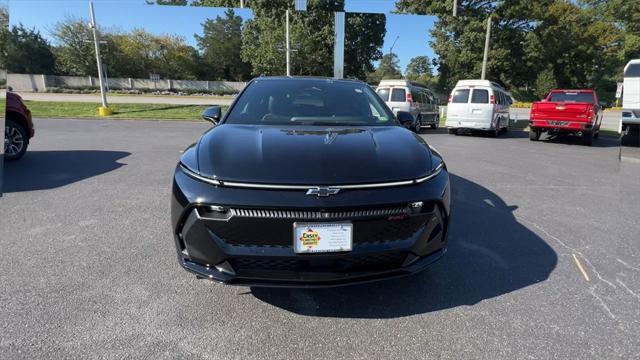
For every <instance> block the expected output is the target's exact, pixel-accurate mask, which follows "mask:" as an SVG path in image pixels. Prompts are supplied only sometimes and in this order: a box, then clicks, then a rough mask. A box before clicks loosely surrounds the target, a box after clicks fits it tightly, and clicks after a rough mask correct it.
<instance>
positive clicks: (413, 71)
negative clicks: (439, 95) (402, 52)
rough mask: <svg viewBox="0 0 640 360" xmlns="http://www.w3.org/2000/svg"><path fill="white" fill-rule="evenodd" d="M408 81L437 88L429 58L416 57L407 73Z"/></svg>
mask: <svg viewBox="0 0 640 360" xmlns="http://www.w3.org/2000/svg"><path fill="white" fill-rule="evenodd" d="M405 75H406V77H407V79H409V80H411V81H415V82H417V83H420V84H423V85H427V86H430V87H433V86H435V83H436V79H434V77H433V70H432V69H431V62H430V61H429V58H428V57H427V56H416V57H414V58H412V59H411V60H410V61H409V64H408V65H407V70H406V73H405Z"/></svg>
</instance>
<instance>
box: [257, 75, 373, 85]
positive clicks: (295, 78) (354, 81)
mask: <svg viewBox="0 0 640 360" xmlns="http://www.w3.org/2000/svg"><path fill="white" fill-rule="evenodd" d="M265 80H266V81H273V80H286V81H318V80H327V81H335V82H341V83H352V84H364V85H368V84H367V83H365V82H364V81H360V80H357V79H337V78H332V77H327V76H259V77H256V78H253V79H252V80H251V81H250V82H253V81H265Z"/></svg>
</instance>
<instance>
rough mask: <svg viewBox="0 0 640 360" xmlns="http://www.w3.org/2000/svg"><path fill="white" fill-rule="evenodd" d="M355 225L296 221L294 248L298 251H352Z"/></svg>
mask: <svg viewBox="0 0 640 360" xmlns="http://www.w3.org/2000/svg"><path fill="white" fill-rule="evenodd" d="M352 242H353V225H352V224H351V223H348V222H344V223H304V224H301V223H294V224H293V249H294V251H295V252H296V253H320V252H341V251H351V248H352Z"/></svg>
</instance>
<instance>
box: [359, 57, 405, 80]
mask: <svg viewBox="0 0 640 360" xmlns="http://www.w3.org/2000/svg"><path fill="white" fill-rule="evenodd" d="M399 62H400V60H399V59H398V55H396V54H394V53H389V54H385V55H383V56H382V59H381V60H380V64H379V65H378V68H377V69H376V70H375V71H374V72H372V73H370V74H369V75H368V76H367V82H368V83H369V84H372V85H378V83H379V82H380V80H384V79H401V78H402V72H401V71H400V65H399V64H398V63H399Z"/></svg>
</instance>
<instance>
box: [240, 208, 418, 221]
mask: <svg viewBox="0 0 640 360" xmlns="http://www.w3.org/2000/svg"><path fill="white" fill-rule="evenodd" d="M229 211H230V212H231V215H232V216H237V217H251V218H270V219H301V220H303V219H304V220H313V219H322V220H325V219H345V218H359V217H371V216H389V215H399V214H407V213H408V208H407V207H397V208H384V209H364V210H347V211H301V210H261V209H229Z"/></svg>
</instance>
